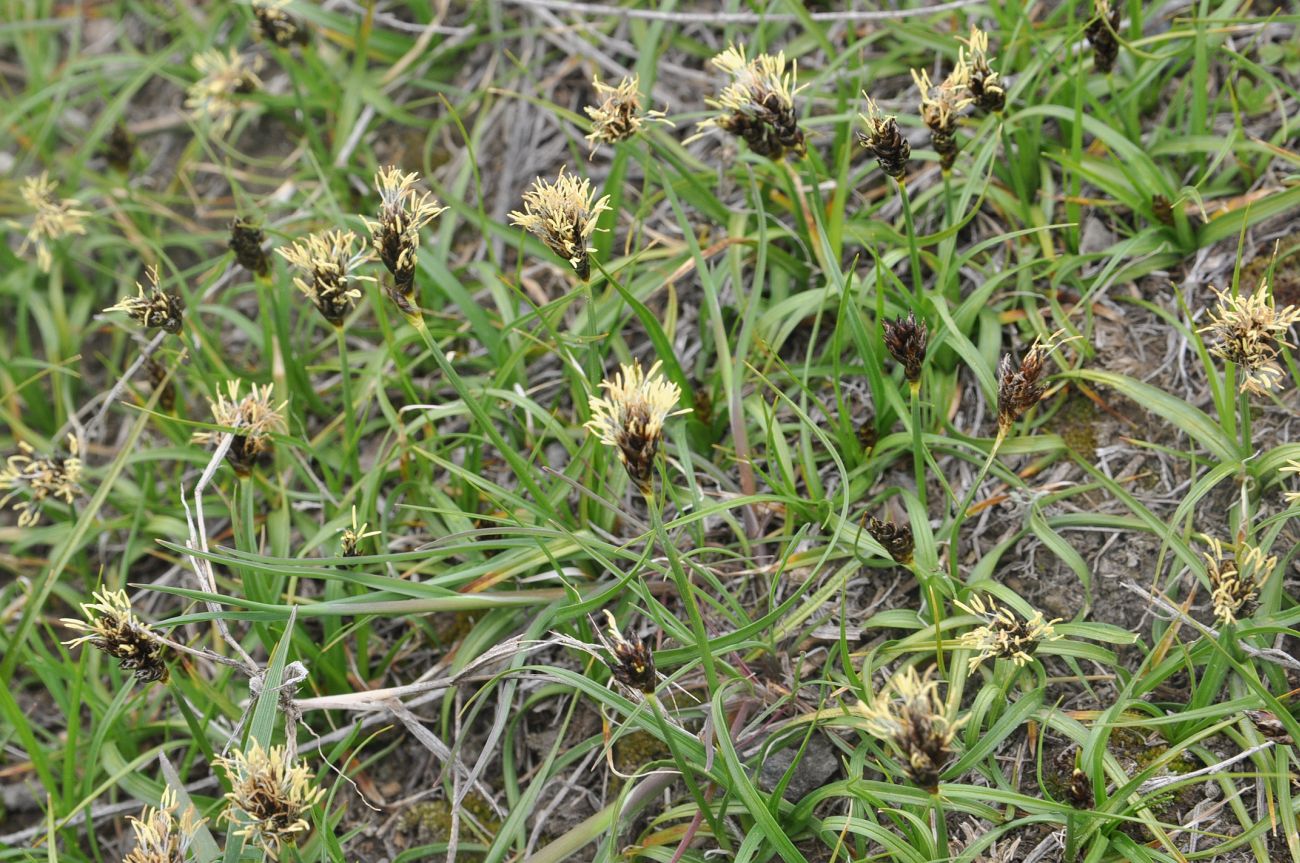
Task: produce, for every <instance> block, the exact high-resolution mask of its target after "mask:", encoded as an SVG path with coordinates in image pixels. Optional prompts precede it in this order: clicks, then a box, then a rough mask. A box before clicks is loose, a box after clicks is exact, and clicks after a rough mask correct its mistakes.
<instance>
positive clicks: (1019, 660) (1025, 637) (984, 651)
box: [953, 595, 1061, 671]
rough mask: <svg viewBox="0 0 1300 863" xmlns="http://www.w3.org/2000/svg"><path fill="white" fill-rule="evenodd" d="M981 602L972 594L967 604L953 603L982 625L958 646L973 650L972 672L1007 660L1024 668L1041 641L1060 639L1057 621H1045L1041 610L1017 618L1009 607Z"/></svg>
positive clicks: (967, 633)
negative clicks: (988, 662)
mask: <svg viewBox="0 0 1300 863" xmlns="http://www.w3.org/2000/svg"><path fill="white" fill-rule="evenodd" d="M985 602H986V601H985V600H981V599H980V598H979V597H978V596H974V595H972V596H971V598H970V600H969V602H965V603H963V602H961V601H960V600H958V601H955V602H954V603H953V604H954V605H956V606H957V607H958V608H960V609H961V610H962V611H964V612H966V613H967V614H973V615H975V616H976V617H979V618H983V620H984V625H983V626H979V627H976V628H975V629H972V630H970V631H969V632H966V633H963V634H962V637H961V646H962V647H966V648H969V649H971V650H973V651H975V655H974V656H972V657H971V660H970V670H971V671H974V670H975V669H976V668H978V667H979V664H980V663H981V662H983V661H984V660H986V659H1010V660H1011V661H1012V662H1014V663H1015V664H1016V665H1025V664H1026V663H1028V662H1029V660H1030V659H1032V658H1033V655H1034V651H1036V650H1037V649H1038V645H1039V644H1041V643H1042V642H1044V641H1055V640H1057V639H1058V638H1060V637H1061V636H1060V635H1059V634H1058V633H1057V632H1056V630H1055V629H1054V628H1053V625H1054V624H1057V623H1060V622H1061V621H1060V619H1059V618H1058V619H1056V620H1050V621H1049V620H1044V619H1043V613H1042V612H1041V611H1035V612H1034V614H1033V616H1032V617H1030V618H1029V619H1028V620H1022V619H1021V618H1019V617H1017V616H1016V615H1015V614H1014V613H1013V612H1012V611H1011V609H1009V608H999V607H998V605H997V603H995V602H994V601H993V600H992V599H991V598H990V599H988V600H987V605H986V604H985Z"/></svg>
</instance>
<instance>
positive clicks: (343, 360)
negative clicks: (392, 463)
mask: <svg viewBox="0 0 1300 863" xmlns="http://www.w3.org/2000/svg"><path fill="white" fill-rule="evenodd" d="M334 335H335V336H336V337H337V338H338V343H339V370H340V372H341V374H342V375H343V435H344V437H343V452H344V453H345V454H346V457H347V460H348V470H349V471H350V476H351V479H352V481H353V482H355V481H356V480H357V479H359V478H360V476H361V463H360V460H359V459H358V458H357V415H356V409H355V408H354V407H353V405H352V375H351V373H350V372H349V370H348V340H347V336H346V335H344V332H343V328H342V327H335V328H334Z"/></svg>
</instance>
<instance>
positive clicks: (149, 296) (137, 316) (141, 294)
mask: <svg viewBox="0 0 1300 863" xmlns="http://www.w3.org/2000/svg"><path fill="white" fill-rule="evenodd" d="M147 272H148V275H149V290H148V291H145V288H144V285H142V284H140V283H139V282H136V284H135V287H136V296H134V297H123V298H122V299H121V300H120V301H119V302H118V304H117V305H115V306H109V307H108V308H106V309H104V311H106V312H126V313H127V314H128V315H130V316H131V317H132V318H133V319H134V320H135V321H136V322H137V323H139V324H140V326H142V327H144V328H145V329H153V328H157V329H161V330H162V331H163V332H166V333H171V334H172V335H175V334H176V333H179V332H180V331H181V327H182V326H184V323H185V301H184V300H182V299H181V297H180V294H177V293H175V292H173V291H164V290H163V289H162V288H160V287H158V270H157V268H156V267H149V268H148V271H147Z"/></svg>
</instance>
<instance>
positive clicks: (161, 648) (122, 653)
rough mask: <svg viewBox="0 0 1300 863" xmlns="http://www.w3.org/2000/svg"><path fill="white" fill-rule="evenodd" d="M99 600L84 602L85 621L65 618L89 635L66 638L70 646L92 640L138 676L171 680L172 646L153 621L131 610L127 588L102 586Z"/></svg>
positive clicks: (96, 645)
mask: <svg viewBox="0 0 1300 863" xmlns="http://www.w3.org/2000/svg"><path fill="white" fill-rule="evenodd" d="M94 599H95V600H96V601H95V602H87V603H84V604H82V606H81V612H82V614H84V615H85V616H86V619H85V621H81V620H74V619H71V618H64V619H63V620H62V623H63V625H64V626H66V627H68V628H69V629H72V630H75V631H77V632H84V633H86V634H85V635H82V636H79V637H77V638H74V639H72V640H71V641H65V642H64V644H66V645H67V646H68V647H76V646H77V645H79V644H85V643H89V644H90V646H91V647H93V648H95V649H96V650H100V651H102V652H104V653H107V654H108V655H109V656H111V657H113V658H114V659H116V660H118V662H119V664H121V666H122V667H123V668H125V669H126V670H127V671H130V672H132V674H134V675H135V679H136V680H144V681H155V680H156V681H163V682H165V681H166V680H167V662H166V660H167V658H168V655H169V654H170V653H171V649H170V648H168V647H167V645H165V644H163V643H162V642H161V641H159V640H158V637H157V636H155V635H154V634H153V630H151V629H150V628H149V624H147V623H145V622H143V621H141V620H139V619H138V618H137V617H136V616H135V612H133V611H132V610H131V600H129V599H127V596H126V591H125V590H100V591H96V592H95V593H94Z"/></svg>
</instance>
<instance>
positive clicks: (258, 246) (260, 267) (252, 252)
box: [230, 218, 271, 278]
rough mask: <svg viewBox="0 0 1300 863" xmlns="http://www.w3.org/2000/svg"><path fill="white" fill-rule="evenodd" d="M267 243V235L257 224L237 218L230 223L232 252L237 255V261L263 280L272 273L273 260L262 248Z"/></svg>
mask: <svg viewBox="0 0 1300 863" xmlns="http://www.w3.org/2000/svg"><path fill="white" fill-rule="evenodd" d="M265 242H266V234H264V233H263V232H262V229H261V227H259V226H258V225H257V224H256V223H255V222H251V221H249V220H248V219H242V218H237V219H235V220H234V221H232V222H231V223H230V251H232V252H234V253H235V260H236V261H238V262H239V265H240V266H241V267H243V268H244V269H246V270H248V271H249V272H250V273H253V274H254V275H256V276H261V277H262V278H266V277H267V276H268V275H270V273H271V259H270V257H268V256H267V254H266V251H265V250H264V249H263V248H262V244H263V243H265Z"/></svg>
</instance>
